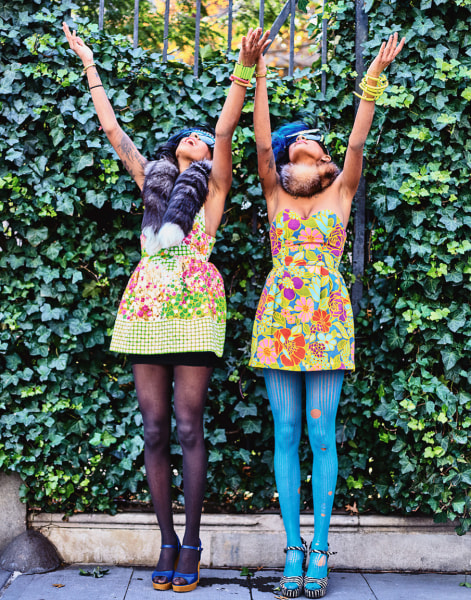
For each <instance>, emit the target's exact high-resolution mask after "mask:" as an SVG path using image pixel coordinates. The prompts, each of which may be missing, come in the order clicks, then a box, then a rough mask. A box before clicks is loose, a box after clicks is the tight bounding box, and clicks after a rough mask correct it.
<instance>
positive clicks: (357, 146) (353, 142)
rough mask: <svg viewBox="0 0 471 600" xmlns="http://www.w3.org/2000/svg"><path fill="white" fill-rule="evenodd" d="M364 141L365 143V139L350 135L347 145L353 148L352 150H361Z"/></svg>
mask: <svg viewBox="0 0 471 600" xmlns="http://www.w3.org/2000/svg"><path fill="white" fill-rule="evenodd" d="M365 143H366V140H365V139H363V138H355V137H352V136H350V137H349V138H348V147H349V148H350V150H353V151H354V152H363V149H364V147H365Z"/></svg>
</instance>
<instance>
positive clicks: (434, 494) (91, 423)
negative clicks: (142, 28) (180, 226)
mask: <svg viewBox="0 0 471 600" xmlns="http://www.w3.org/2000/svg"><path fill="white" fill-rule="evenodd" d="M71 6H72V4H71V3H70V2H68V0H64V1H56V2H52V1H49V2H40V3H39V2H34V1H33V0H24V1H20V0H12V1H11V2H9V3H8V5H7V6H4V7H3V8H1V9H0V44H1V47H0V64H1V71H2V79H1V83H0V103H1V104H0V106H1V115H2V119H1V121H0V150H1V153H2V157H3V160H2V161H1V163H0V206H1V214H2V222H3V226H4V229H3V232H2V234H1V236H0V248H1V251H0V277H1V282H2V288H1V289H2V292H1V297H0V320H1V325H0V352H1V354H0V371H1V375H0V389H1V394H0V469H2V470H4V471H10V470H14V471H17V472H18V473H20V475H21V476H22V478H23V481H24V486H23V488H22V494H23V497H24V499H25V500H26V501H27V502H28V503H29V505H30V506H31V507H40V508H41V509H43V510H47V511H63V510H67V511H74V510H79V511H116V510H118V509H119V508H120V507H124V506H125V505H126V503H127V502H146V501H148V500H149V497H148V494H147V491H146V484H145V474H144V467H143V457H142V449H143V439H142V422H141V417H140V414H139V412H138V410H137V402H136V398H135V393H134V389H133V384H132V375H131V368H130V365H129V364H128V363H127V362H126V360H125V359H124V358H123V357H120V356H116V355H112V354H111V353H110V352H109V351H108V349H107V348H108V345H109V340H110V332H111V328H112V325H113V319H114V313H115V310H116V307H117V305H118V302H119V298H120V295H121V293H122V291H123V289H124V287H125V284H126V281H127V278H128V277H129V275H130V273H131V272H132V270H133V268H134V266H135V265H136V263H137V261H138V258H139V247H138V231H139V225H140V220H141V216H142V206H141V201H140V198H139V194H138V190H137V188H136V186H135V185H134V183H133V182H132V180H131V179H130V177H129V176H128V175H127V174H126V173H125V172H124V170H123V169H122V167H121V165H120V163H119V162H118V161H117V160H116V155H115V154H114V152H113V150H112V149H111V147H110V145H109V144H108V142H107V140H106V138H105V136H104V135H103V133H102V132H101V131H100V129H99V124H98V121H97V119H96V116H95V113H94V109H93V104H92V102H91V98H90V94H89V93H88V91H87V88H86V86H85V84H84V81H83V79H82V77H81V74H80V66H79V64H78V61H77V60H76V58H75V57H74V56H72V55H71V54H70V52H69V51H67V49H66V44H65V43H64V38H63V35H62V31H61V29H60V23H61V21H62V19H63V17H64V15H65V13H66V12H67V11H68V10H69V8H70V7H71ZM329 7H330V11H331V23H330V29H329V36H330V46H329V54H330V55H329V67H328V73H327V84H328V85H327V93H326V96H325V97H323V96H322V95H321V94H320V92H319V86H320V74H319V71H318V70H316V69H314V70H313V71H312V72H310V73H308V72H305V73H302V74H299V73H298V76H297V79H296V80H295V81H292V80H289V79H279V78H277V77H276V76H275V77H273V79H272V80H271V81H270V83H269V94H270V102H271V113H272V118H273V125H274V126H275V125H276V124H277V123H279V122H281V121H282V120H283V119H286V118H290V116H291V115H293V114H294V113H295V112H296V111H297V110H299V109H301V108H302V109H303V110H305V111H307V112H311V113H313V114H317V117H318V120H319V124H320V125H321V126H323V127H325V128H326V129H327V130H328V131H329V135H328V139H329V144H330V147H331V148H332V149H333V154H334V157H335V159H336V160H337V161H338V162H339V163H341V162H342V157H343V154H344V152H345V148H346V144H347V140H348V134H349V131H350V129H351V125H352V119H353V97H352V94H351V92H352V89H353V85H354V77H355V73H354V72H353V68H354V29H353V28H354V3H353V2H352V1H350V0H348V1H343V2H336V3H331V4H330V5H329ZM367 9H368V16H369V28H370V39H369V42H368V44H367V45H366V48H365V53H366V56H367V60H368V59H371V57H372V56H374V53H375V51H376V50H377V49H378V48H379V46H380V43H381V40H382V39H385V38H386V37H387V36H388V35H389V33H390V32H391V31H394V30H396V29H398V30H399V31H400V32H401V33H402V34H404V35H406V38H407V45H406V47H405V48H404V50H403V52H402V53H401V55H400V57H399V59H398V60H397V62H396V63H395V64H394V65H393V66H392V67H391V69H390V70H389V73H388V76H389V79H390V82H391V86H390V88H389V90H388V93H387V95H386V96H385V97H383V99H382V101H381V102H380V103H378V104H379V106H378V108H377V114H376V117H375V121H374V126H373V130H372V132H371V134H370V137H369V141H368V145H367V148H366V173H365V174H366V178H367V207H368V232H367V233H368V236H367V248H366V249H365V250H366V259H367V260H366V271H365V275H364V278H363V282H364V289H365V293H364V298H363V300H362V308H361V312H360V314H359V316H358V318H357V324H356V325H357V345H358V351H357V357H356V360H357V370H356V371H355V373H354V374H352V375H350V376H348V378H347V379H346V383H345V386H344V393H343V397H342V401H341V407H340V411H339V418H338V442H339V461H340V473H339V481H338V487H337V496H336V506H337V508H339V509H343V508H344V507H345V506H347V505H349V507H350V508H351V509H352V510H354V511H355V510H358V511H360V512H365V511H376V512H381V513H394V512H400V513H410V512H415V511H420V512H421V513H426V514H433V515H434V516H435V518H437V519H438V520H446V519H454V518H457V517H458V518H460V526H459V532H463V531H465V530H466V529H468V527H469V525H470V523H471V520H470V518H469V508H470V498H469V495H468V492H469V487H470V484H471V467H470V466H469V464H470V458H471V457H470V454H471V452H470V449H471V444H470V438H469V428H470V425H471V417H470V416H469V409H470V408H471V394H470V389H471V386H470V384H471V365H470V361H469V351H470V349H471V342H470V335H471V326H470V320H471V319H470V312H471V310H470V307H469V296H470V290H471V285H470V274H471V259H470V252H469V250H470V249H471V243H470V241H469V240H470V232H471V197H470V196H471V194H470V191H469V179H470V165H471V141H470V140H471V124H470V111H469V101H470V99H471V83H470V75H471V43H470V42H471V35H470V33H469V27H468V24H469V22H470V11H469V2H468V1H467V0H461V1H453V2H452V1H441V2H439V1H436V2H432V1H427V0H424V1H423V2H413V3H411V2H409V1H407V2H405V1H404V0H399V1H396V2H394V1H391V2H388V3H384V2H372V1H369V2H367ZM82 27H83V28H84V29H83V31H82V33H83V35H84V36H85V37H86V38H87V39H88V40H89V41H91V42H92V43H93V48H94V51H95V58H96V62H97V63H98V64H99V68H100V73H101V74H102V77H103V80H104V83H105V86H106V88H107V89H108V92H109V96H110V99H111V102H112V103H113V106H114V107H115V110H116V112H117V114H118V118H119V120H120V122H121V124H122V126H123V128H124V129H126V131H127V132H128V133H129V134H130V136H131V138H132V139H133V140H134V141H135V143H136V145H137V146H138V147H139V148H140V149H141V151H142V152H143V154H144V155H145V156H147V157H152V151H153V148H154V147H155V145H156V144H158V143H160V142H161V141H163V140H165V139H166V137H167V136H168V134H169V132H171V131H173V130H174V129H175V128H178V127H181V126H182V125H183V124H184V123H187V122H188V121H200V120H201V118H202V116H203V117H204V118H205V119H206V120H207V121H209V122H211V123H212V124H214V123H215V121H216V119H217V116H218V114H219V112H220V109H221V106H222V103H223V101H224V97H225V96H224V94H225V90H226V88H227V83H228V76H229V74H230V72H231V70H232V66H231V63H226V61H225V60H224V58H221V60H220V61H218V62H217V63H216V62H210V63H208V62H203V64H202V68H201V74H200V77H199V79H198V80H195V79H194V78H193V76H192V74H191V69H190V68H189V67H186V66H184V65H181V64H173V63H168V64H167V65H163V64H162V63H161V62H160V56H158V55H155V54H154V55H152V54H151V55H149V54H146V53H144V52H143V51H142V50H140V49H137V50H133V49H132V48H131V47H130V45H129V44H128V42H127V41H126V40H125V39H124V38H119V37H113V36H109V35H101V34H98V33H97V32H96V28H94V27H90V26H87V25H86V24H84V25H82ZM313 29H314V30H313V35H316V27H315V26H314V28H313ZM334 41H335V45H334ZM252 99H253V90H251V91H249V94H248V101H247V104H246V107H245V112H244V114H243V117H242V119H241V123H240V127H239V128H238V129H237V131H236V135H235V139H234V184H233V189H232V193H231V196H230V197H229V199H228V202H227V211H226V215H225V220H224V223H223V225H222V226H221V228H220V231H219V233H218V242H217V245H216V248H215V252H214V254H213V261H214V262H215V264H216V265H217V267H218V268H219V269H220V271H221V273H222V275H223V278H224V281H225V285H226V292H227V296H228V311H229V313H228V317H229V322H228V332H227V343H226V352H225V364H226V366H225V368H223V369H219V370H217V371H216V372H215V375H214V377H213V380H212V384H211V390H210V398H209V401H208V408H207V418H206V434H207V443H208V450H209V483H208V492H207V499H208V510H209V509H213V508H216V507H217V508H218V509H219V508H220V507H222V508H223V509H226V510H236V511H247V510H257V509H262V508H272V507H275V506H276V502H275V500H274V499H273V496H274V477H273V472H272V459H273V452H272V450H273V440H272V438H273V435H272V421H271V415H270V411H269V408H268V402H267V399H266V393H265V389H264V384H263V380H262V379H261V378H260V377H258V376H257V375H256V374H255V373H253V372H252V371H251V370H249V369H248V367H247V363H248V357H249V344H250V332H251V326H252V320H253V316H254V313H255V308H256V304H257V300H258V297H259V294H260V291H261V288H262V285H263V281H264V278H265V276H266V274H267V272H268V271H269V268H270V256H269V248H268V240H267V222H266V213H265V209H264V202H263V199H262V196H261V190H260V186H259V184H258V181H257V176H256V162H255V152H254V142H253V134H252V126H251V123H252V115H251V110H252V104H251V102H252ZM351 238H352V232H350V240H351ZM343 268H344V271H345V277H346V279H347V282H350V283H351V277H349V269H350V264H349V253H348V252H347V253H346V256H345V258H344V267H343ZM174 441H175V443H174V446H173V452H174V454H175V469H176V470H175V473H176V475H175V479H174V483H175V498H176V499H177V500H181V499H182V493H181V492H182V487H181V483H182V482H181V476H180V456H179V455H178V452H179V446H178V444H177V443H176V440H174ZM301 455H302V473H303V479H304V480H305V482H304V483H303V487H302V501H303V503H304V506H305V508H309V507H310V506H311V505H310V502H311V500H310V484H309V481H308V475H309V472H310V450H309V447H308V443H307V438H304V440H303V444H302V448H301Z"/></svg>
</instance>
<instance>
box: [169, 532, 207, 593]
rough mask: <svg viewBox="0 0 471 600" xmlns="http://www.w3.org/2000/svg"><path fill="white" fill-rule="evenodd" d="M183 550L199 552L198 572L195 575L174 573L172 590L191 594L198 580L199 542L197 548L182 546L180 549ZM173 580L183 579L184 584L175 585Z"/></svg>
mask: <svg viewBox="0 0 471 600" xmlns="http://www.w3.org/2000/svg"><path fill="white" fill-rule="evenodd" d="M183 548H186V549H187V550H196V551H197V552H199V557H198V571H197V572H196V573H179V572H178V571H175V573H174V575H173V580H172V589H173V591H174V592H191V591H192V590H194V589H196V586H197V585H198V583H199V580H200V563H201V552H203V548H202V546H201V540H200V541H199V546H186V545H185V544H183V545H182V548H181V549H182V550H183ZM175 579H184V580H185V581H186V583H185V584H183V585H178V584H176V583H175Z"/></svg>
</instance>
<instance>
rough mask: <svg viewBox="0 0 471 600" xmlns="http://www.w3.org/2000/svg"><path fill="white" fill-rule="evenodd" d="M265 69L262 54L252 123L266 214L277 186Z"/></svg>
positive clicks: (258, 65) (259, 61)
mask: <svg viewBox="0 0 471 600" xmlns="http://www.w3.org/2000/svg"><path fill="white" fill-rule="evenodd" d="M266 75H267V67H266V64H265V59H264V57H263V54H261V55H260V57H259V59H258V61H257V69H256V82H257V83H256V88H255V106H254V112H253V122H254V131H255V143H256V145H257V159H258V175H259V177H260V183H261V185H262V191H263V195H264V196H265V198H266V201H267V206H268V212H269V213H270V209H271V206H270V205H271V204H272V201H273V195H274V191H275V189H276V185H277V175H276V166H275V157H274V155H273V150H272V146H271V127H270V110H269V106H268V92H267V78H266Z"/></svg>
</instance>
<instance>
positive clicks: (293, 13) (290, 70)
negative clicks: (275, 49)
mask: <svg viewBox="0 0 471 600" xmlns="http://www.w3.org/2000/svg"><path fill="white" fill-rule="evenodd" d="M290 12H291V19H290V24H289V68H288V75H289V76H290V77H291V76H292V75H293V72H294V34H295V23H294V18H295V16H296V0H291V3H290Z"/></svg>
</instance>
